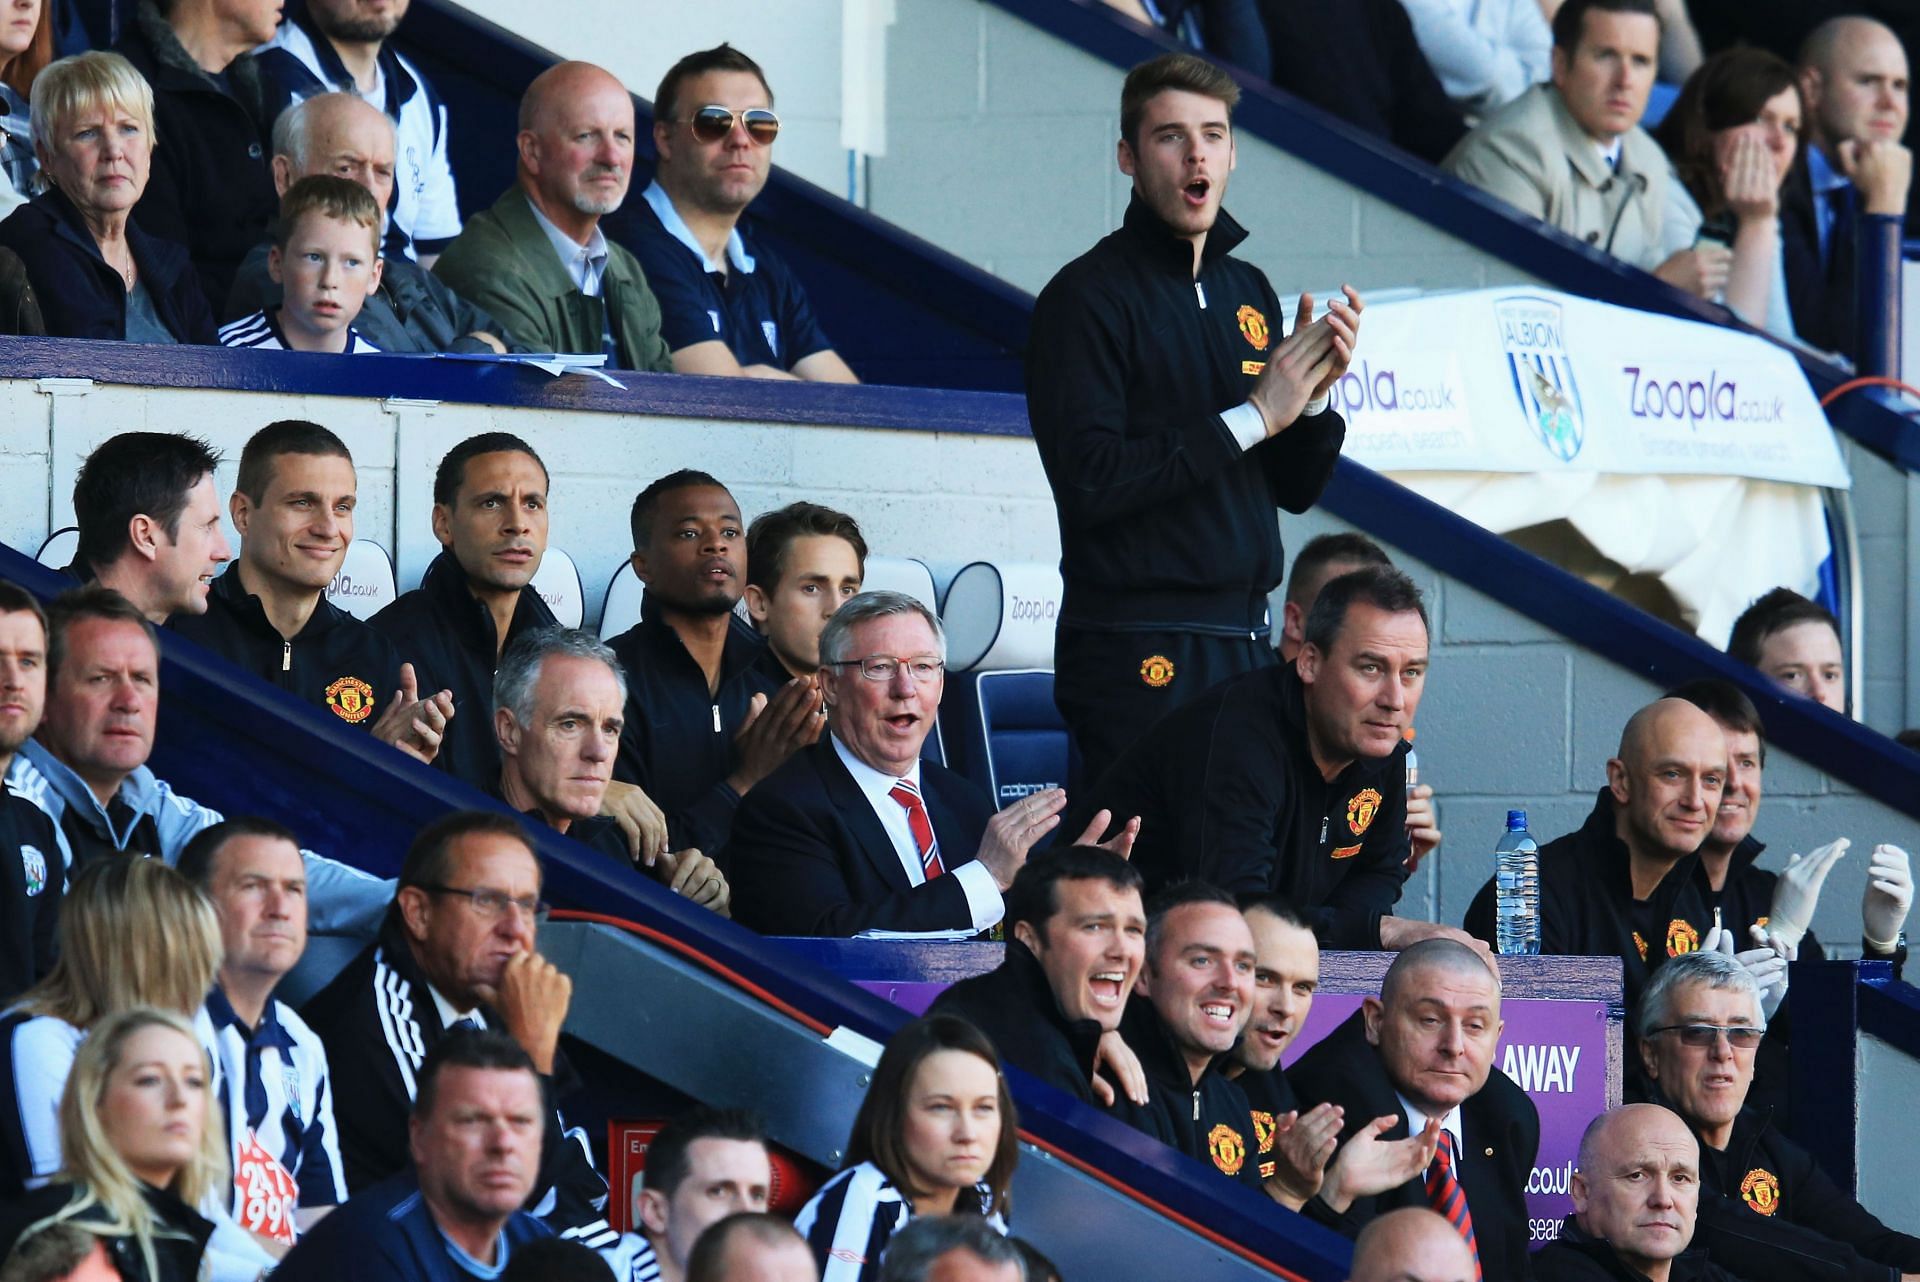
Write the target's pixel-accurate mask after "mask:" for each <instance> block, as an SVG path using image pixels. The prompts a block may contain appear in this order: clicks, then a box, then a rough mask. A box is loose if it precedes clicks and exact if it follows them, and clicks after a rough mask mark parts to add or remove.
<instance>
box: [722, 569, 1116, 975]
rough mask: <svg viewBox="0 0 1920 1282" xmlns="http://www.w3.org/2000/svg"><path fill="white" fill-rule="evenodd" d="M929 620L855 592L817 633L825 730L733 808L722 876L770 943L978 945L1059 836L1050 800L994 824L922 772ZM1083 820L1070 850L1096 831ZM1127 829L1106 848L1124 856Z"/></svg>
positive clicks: (903, 601)
mask: <svg viewBox="0 0 1920 1282" xmlns="http://www.w3.org/2000/svg"><path fill="white" fill-rule="evenodd" d="M946 649H947V643H946V634H945V633H944V631H942V629H941V627H940V620H939V619H938V618H936V617H935V616H934V613H933V612H932V611H931V610H929V609H927V607H926V606H924V605H922V604H921V603H920V602H919V601H916V600H915V599H914V598H912V597H910V596H906V595H904V594H902V593H899V592H865V593H862V594H861V595H859V596H857V597H855V598H853V600H851V601H849V602H847V603H846V604H845V605H843V606H841V607H840V609H839V610H838V611H836V612H835V614H834V616H833V617H832V618H831V619H829V620H828V621H827V626H826V630H825V631H824V632H822V633H821V634H820V659H821V670H820V683H821V689H822V692H823V694H824V696H825V700H826V707H827V730H828V732H829V733H828V734H827V735H825V736H823V737H822V738H821V740H820V741H819V742H818V743H815V744H813V745H812V746H811V747H808V748H804V749H802V750H801V751H800V752H798V753H796V754H795V755H794V757H793V759H792V760H790V761H788V762H787V764H786V765H784V766H782V767H780V769H778V770H776V771H774V772H773V773H772V774H771V775H768V776H767V777H766V779H764V780H762V781H761V782H760V784H759V786H757V787H756V788H754V790H753V791H752V792H751V793H749V794H747V797H746V798H745V800H743V801H742V802H741V803H740V809H739V812H738V813H737V814H736V815H735V816H734V821H733V839H732V842H731V843H730V844H729V845H728V847H727V850H726V852H725V854H724V855H723V857H722V858H721V861H720V864H721V867H722V868H724V869H726V870H727V873H728V876H729V877H730V878H731V879H732V881H733V895H734V902H733V912H734V917H735V919H736V920H738V921H740V922H742V923H743V924H745V925H747V926H750V927H752V928H753V929H755V930H758V931H761V932H762V933H764V934H769V935H858V934H862V933H864V932H867V931H888V932H895V931H908V932H914V933H920V934H952V935H954V936H956V937H964V936H967V935H974V934H978V933H980V932H982V931H986V930H990V929H992V928H993V927H994V926H995V925H997V924H998V923H999V921H1000V919H1001V917H1002V915H1003V914H1004V913H1005V910H1006V907H1005V904H1004V902H1003V901H1002V898H1001V896H1002V895H1003V894H1004V893H1005V891H1006V890H1007V888H1008V887H1009V886H1011V885H1012V884H1013V878H1014V875H1015V874H1016V873H1018V872H1019V871H1020V869H1021V867H1022V866H1023V865H1024V864H1025V863H1026V860H1027V852H1028V851H1029V850H1031V849H1032V848H1033V846H1034V844H1035V843H1036V842H1038V841H1039V840H1040V839H1041V838H1042V837H1044V836H1046V835H1047V834H1048V833H1050V832H1052V831H1053V830H1054V829H1055V828H1056V827H1058V826H1059V823H1060V812H1061V811H1062V810H1063V809H1064V808H1065V806H1066V803H1067V797H1066V793H1064V792H1062V791H1061V790H1060V789H1058V788H1052V789H1048V790H1047V791H1045V792H1039V793H1035V794H1033V795H1032V796H1030V797H1025V798H1022V799H1021V800H1020V801H1017V802H1015V803H1013V804H1012V805H1010V806H1008V807H1007V808H1006V809H1005V810H1002V811H1001V812H1000V813H999V814H997V815H996V814H994V813H993V805H992V802H991V801H990V800H989V799H988V797H987V795H986V793H985V792H984V791H982V790H981V789H979V788H977V787H975V786H974V785H973V784H971V783H968V782H967V781H966V780H964V779H962V778H960V776H958V775H956V774H954V773H953V772H951V771H949V770H945V769H943V768H942V767H940V766H937V765H934V764H933V763H932V762H928V761H922V760H921V759H920V746H921V744H923V743H925V742H926V738H927V735H928V733H930V732H931V731H932V729H933V718H934V714H935V712H937V711H938V710H939V707H940V691H941V688H942V684H943V680H944V675H945V668H946ZM1110 818H1111V816H1109V815H1108V814H1107V813H1106V812H1104V811H1103V812H1101V813H1100V814H1098V815H1095V816H1094V819H1093V822H1092V823H1091V824H1089V825H1088V827H1087V830H1086V832H1084V833H1082V834H1081V836H1080V841H1079V844H1083V845H1084V844H1091V843H1093V842H1094V841H1095V840H1096V839H1097V838H1098V837H1099V835H1100V834H1101V833H1102V832H1103V831H1105V830H1106V827H1107V824H1108V822H1109V820H1110ZM1138 829H1139V825H1138V823H1137V822H1130V823H1128V824H1126V825H1124V826H1123V827H1122V828H1121V830H1120V832H1119V834H1118V835H1117V836H1116V837H1114V838H1113V840H1112V841H1110V842H1109V843H1107V848H1108V849H1111V850H1113V851H1114V852H1115V853H1117V854H1126V853H1128V852H1129V851H1130V850H1131V849H1132V846H1133V836H1134V834H1135V833H1136V832H1137V831H1138Z"/></svg>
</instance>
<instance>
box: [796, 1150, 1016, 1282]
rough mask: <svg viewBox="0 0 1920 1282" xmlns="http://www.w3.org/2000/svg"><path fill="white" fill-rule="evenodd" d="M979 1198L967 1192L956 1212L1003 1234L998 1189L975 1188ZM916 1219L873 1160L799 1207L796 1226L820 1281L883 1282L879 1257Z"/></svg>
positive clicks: (841, 1176) (838, 1177) (833, 1181)
mask: <svg viewBox="0 0 1920 1282" xmlns="http://www.w3.org/2000/svg"><path fill="white" fill-rule="evenodd" d="M974 1193H975V1195H976V1197H975V1200H972V1201H970V1200H969V1199H968V1198H967V1196H966V1195H965V1194H962V1195H961V1196H960V1197H959V1198H958V1199H957V1200H956V1201H955V1202H954V1205H953V1209H954V1213H955V1214H959V1215H964V1214H966V1213H967V1212H969V1211H975V1212H977V1213H979V1214H981V1215H984V1216H986V1217H987V1221H988V1223H990V1224H992V1225H993V1227H994V1228H996V1229H998V1230H999V1231H1000V1232H1002V1233H1005V1232H1006V1231H1007V1222H1006V1220H1005V1219H1004V1218H1002V1217H1001V1216H1000V1215H999V1214H997V1213H995V1212H993V1211H992V1209H991V1208H992V1206H993V1190H992V1189H990V1188H988V1187H987V1186H986V1185H985V1184H976V1185H974ZM912 1218H913V1206H912V1204H911V1203H909V1202H908V1201H907V1199H906V1197H905V1196H904V1195H902V1194H901V1192H900V1190H899V1189H897V1188H895V1187H894V1186H893V1181H892V1180H890V1179H888V1178H887V1176H886V1173H885V1172H883V1171H882V1170H881V1169H880V1168H879V1167H877V1166H875V1165H874V1164H873V1163H872V1162H862V1163H860V1165H858V1166H854V1167H849V1168H848V1169H847V1170H844V1171H842V1172H840V1174H838V1175H836V1176H834V1177H833V1178H832V1179H830V1180H828V1181H827V1182H826V1184H825V1185H823V1186H822V1187H821V1189H820V1191H819V1192H818V1193H816V1194H814V1195H813V1200H812V1201H810V1202H808V1203H807V1204H806V1205H805V1206H803V1207H801V1208H800V1214H799V1215H798V1216H797V1217H795V1219H794V1221H793V1227H794V1228H796V1229H798V1230H799V1231H800V1235H801V1236H802V1237H804V1238H806V1239H807V1245H808V1246H810V1247H812V1248H813V1258H814V1259H815V1260H816V1261H817V1262H818V1263H819V1265H820V1282H878V1279H879V1277H880V1259H881V1257H882V1256H884V1255H885V1254H886V1251H887V1243H888V1242H889V1241H891V1240H892V1238H893V1235H894V1234H895V1233H898V1232H899V1231H900V1230H901V1229H902V1228H904V1227H905V1226H906V1223H907V1221H908V1220H910V1219H912Z"/></svg>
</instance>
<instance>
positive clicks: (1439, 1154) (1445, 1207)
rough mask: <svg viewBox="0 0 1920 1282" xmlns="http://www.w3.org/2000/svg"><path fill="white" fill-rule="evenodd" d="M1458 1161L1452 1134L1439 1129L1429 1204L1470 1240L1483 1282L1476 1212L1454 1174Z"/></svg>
mask: <svg viewBox="0 0 1920 1282" xmlns="http://www.w3.org/2000/svg"><path fill="white" fill-rule="evenodd" d="M1455 1169H1456V1165H1455V1162H1454V1155H1453V1136H1452V1135H1451V1134H1450V1133H1449V1132H1447V1131H1444V1130H1443V1131H1441V1132H1440V1147H1439V1149H1438V1150H1437V1151H1435V1153H1434V1155H1433V1165H1431V1166H1429V1167H1428V1168H1427V1204H1428V1205H1429V1206H1431V1207H1433V1209H1434V1210H1436V1211H1438V1212H1440V1214H1442V1215H1444V1216H1446V1217H1447V1223H1449V1224H1451V1225H1453V1227H1454V1230H1455V1231H1456V1232H1458V1233H1459V1234H1460V1236H1461V1237H1463V1238H1465V1239H1466V1240H1467V1249H1468V1250H1469V1251H1472V1252H1473V1277H1474V1282H1480V1279H1481V1278H1482V1276H1483V1275H1482V1273H1481V1271H1480V1245H1479V1243H1477V1242H1475V1241H1474V1240H1473V1213H1472V1212H1471V1211H1469V1210H1467V1191H1466V1190H1465V1189H1463V1188H1461V1187H1460V1179H1459V1177H1458V1176H1456V1175H1455V1174H1454V1171H1455Z"/></svg>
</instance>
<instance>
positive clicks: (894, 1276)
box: [880, 1215, 1026, 1282]
mask: <svg viewBox="0 0 1920 1282" xmlns="http://www.w3.org/2000/svg"><path fill="white" fill-rule="evenodd" d="M1025 1269H1026V1265H1025V1263H1024V1262H1023V1261H1022V1259H1021V1256H1020V1248H1019V1247H1018V1246H1017V1245H1015V1243H1014V1240H1013V1239H1012V1238H1010V1237H1006V1236H1003V1235H1002V1234H1001V1233H1000V1232H999V1231H998V1230H996V1229H995V1228H994V1227H993V1225H991V1224H990V1223H988V1222H987V1221H986V1220H985V1219H984V1218H982V1217H981V1216H978V1215H926V1216H922V1217H920V1218H918V1219H915V1220H911V1221H909V1222H908V1223H907V1226H906V1227H905V1228H903V1229H901V1230H900V1231H899V1232H898V1233H895V1234H894V1235H893V1237H892V1238H891V1239H889V1240H888V1242H887V1258H886V1259H884V1260H882V1261H881V1262H880V1282H958V1280H961V1279H964V1282H1021V1279H1023V1278H1024V1277H1025V1276H1026V1272H1025Z"/></svg>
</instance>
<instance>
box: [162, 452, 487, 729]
mask: <svg viewBox="0 0 1920 1282" xmlns="http://www.w3.org/2000/svg"><path fill="white" fill-rule="evenodd" d="M357 489H358V482H357V479H356V477H355V474H354V468H353V456H352V455H351V454H349V453H348V452H347V447H346V445H345V443H344V442H342V441H341V440H340V438H339V437H338V436H335V435H334V434H333V433H332V432H330V431H328V430H327V429H326V428H324V427H321V426H320V425H319V424H318V423H306V422H301V421H299V420H295V419H286V420H282V421H280V422H277V423H269V424H268V425H267V426H266V427H263V428H261V429H260V430H259V431H258V432H255V433H254V434H253V436H252V438H251V439H250V440H248V442H247V445H246V448H245V449H244V450H243V451H241V454H240V476H239V481H238V484H237V485H236V486H235V487H234V492H233V497H232V499H231V500H230V501H229V505H228V506H229V510H230V511H231V513H232V516H233V523H234V526H235V528H236V529H238V530H239V531H240V556H239V559H237V560H236V561H234V562H233V564H232V565H230V566H228V567H227V571H226V573H225V574H223V575H221V576H220V577H219V578H217V579H215V580H214V581H213V586H212V588H211V589H210V590H209V592H208V594H207V611H206V613H205V614H176V615H174V616H173V618H172V619H171V620H170V621H169V626H170V627H171V628H172V630H173V631H174V632H176V633H178V634H179V635H181V636H183V637H186V638H187V639H188V640H189V641H193V642H196V643H197V644H199V645H202V646H205V647H206V648H207V649H209V650H211V651H213V652H214V653H215V654H217V655H219V656H220V657H221V658H223V659H226V660H228V661H229V662H231V663H234V664H237V665H238V666H240V667H241V668H243V669H245V670H246V671H248V672H251V673H252V674H253V675H254V676H257V677H259V678H260V679H261V680H263V681H266V682H268V683H269V684H271V685H274V686H277V687H279V688H280V689H282V690H285V691H287V692H288V693H289V694H292V695H293V696H295V697H296V698H298V699H301V700H302V701H304V702H307V703H311V704H315V705H317V706H319V707H323V708H325V709H327V710H328V711H329V712H331V713H332V714H333V715H334V716H336V717H338V718H339V719H340V720H341V721H343V722H345V723H346V724H347V725H350V726H359V727H360V728H362V729H364V730H368V731H371V732H372V733H373V735H374V737H375V738H377V739H379V740H380V741H381V742H383V743H390V744H393V745H394V746H395V747H398V748H399V749H400V750H401V751H403V752H406V753H408V754H410V755H412V756H415V757H418V758H419V759H421V760H422V761H432V760H433V758H434V754H435V753H436V752H437V751H438V750H439V747H440V736H441V734H442V732H443V731H444V730H445V729H446V723H447V717H448V716H449V715H450V714H451V712H452V710H453V695H452V693H451V692H449V691H446V690H442V691H440V692H439V693H437V694H433V693H431V692H429V697H427V698H425V699H421V698H419V697H418V696H417V693H416V691H415V689H414V674H413V671H412V669H411V668H410V667H409V666H408V665H406V664H403V663H402V662H401V661H400V656H399V655H398V654H397V653H396V652H395V651H394V647H393V643H392V642H391V641H389V640H387V638H386V637H384V636H382V635H381V634H380V633H378V632H376V631H374V630H373V628H371V627H369V626H368V625H367V624H365V623H362V622H361V621H360V620H358V619H356V618H354V617H353V616H352V615H350V614H348V613H347V612H346V611H345V610H342V609H340V608H339V607H338V606H336V605H334V604H333V603H332V602H331V601H329V600H327V585H328V584H330V583H332V582H333V578H334V576H335V575H336V574H338V573H339V572H340V563H341V562H342V561H344V560H345V559H346V555H347V545H348V544H349V543H351V542H352V541H353V514H354V504H355V502H356V494H357Z"/></svg>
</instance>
